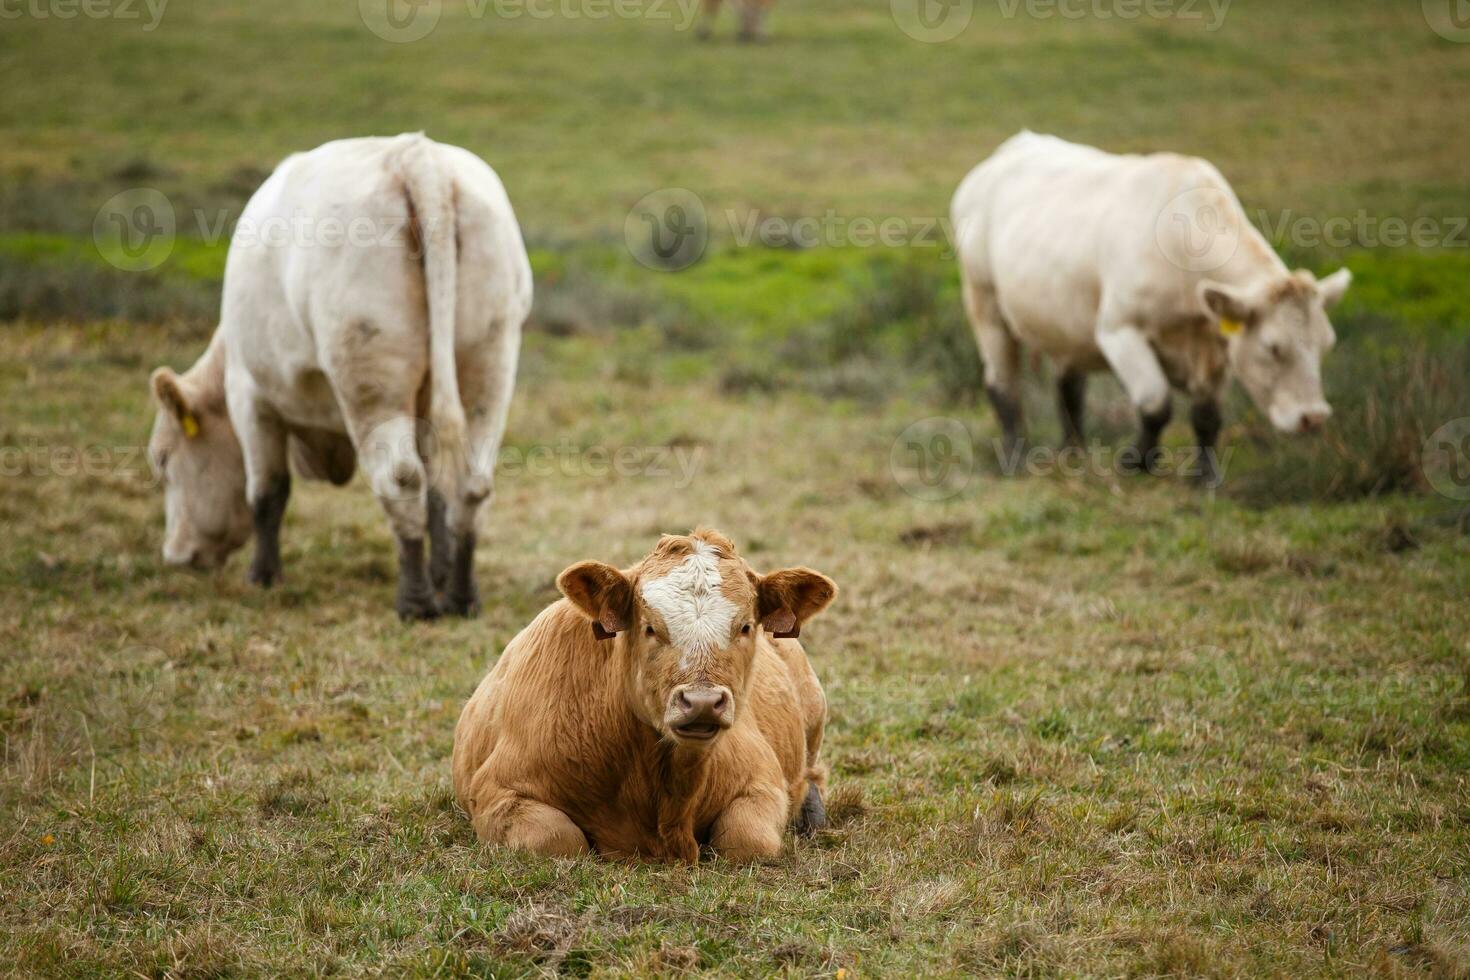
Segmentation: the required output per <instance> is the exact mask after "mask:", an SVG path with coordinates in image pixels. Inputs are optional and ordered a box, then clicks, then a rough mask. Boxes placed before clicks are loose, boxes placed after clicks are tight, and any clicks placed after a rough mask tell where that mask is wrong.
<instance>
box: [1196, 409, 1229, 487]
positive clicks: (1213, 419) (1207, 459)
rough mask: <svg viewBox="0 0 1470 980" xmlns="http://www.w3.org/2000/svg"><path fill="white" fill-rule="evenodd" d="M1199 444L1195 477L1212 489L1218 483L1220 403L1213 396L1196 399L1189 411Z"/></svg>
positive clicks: (1219, 477) (1219, 478)
mask: <svg viewBox="0 0 1470 980" xmlns="http://www.w3.org/2000/svg"><path fill="white" fill-rule="evenodd" d="M1189 421H1190V423H1191V424H1192V425H1193V426H1194V435H1195V440H1196V441H1197V442H1198V444H1199V472H1198V473H1197V474H1196V476H1195V479H1196V480H1197V481H1198V482H1199V484H1200V485H1201V486H1204V487H1208V488H1210V489H1212V490H1213V489H1214V488H1216V487H1218V486H1219V485H1220V480H1221V476H1222V474H1221V473H1220V457H1219V443H1220V403H1219V402H1218V401H1216V400H1215V399H1213V398H1209V399H1205V400H1203V401H1197V402H1195V403H1194V408H1193V409H1191V411H1190V413H1189Z"/></svg>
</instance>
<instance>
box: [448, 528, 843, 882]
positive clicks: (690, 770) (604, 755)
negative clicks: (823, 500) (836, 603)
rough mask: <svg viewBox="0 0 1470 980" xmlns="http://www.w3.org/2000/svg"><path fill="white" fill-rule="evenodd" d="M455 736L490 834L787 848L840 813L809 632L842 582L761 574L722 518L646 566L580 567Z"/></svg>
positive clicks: (688, 849)
mask: <svg viewBox="0 0 1470 980" xmlns="http://www.w3.org/2000/svg"><path fill="white" fill-rule="evenodd" d="M557 585H558V587H559V588H560V589H561V591H562V593H563V594H564V595H565V596H566V598H565V599H563V600H560V601H558V602H556V603H554V604H552V605H551V606H549V607H547V608H546V609H545V610H543V611H542V613H541V614H540V615H539V616H537V617H536V619H535V620H534V621H533V622H532V623H531V625H529V626H527V627H526V628H525V629H524V630H522V631H521V633H520V634H519V635H518V636H516V638H515V639H513V640H512V641H511V642H510V644H509V646H507V647H506V648H505V652H504V653H503V654H502V655H501V657H500V660H499V661H498V662H497V663H496V665H495V667H494V668H493V669H492V670H491V671H490V673H489V675H488V676H486V678H485V679H484V680H483V681H482V682H481V683H480V686H479V689H478V690H476V691H475V693H474V696H473V697H471V698H470V700H469V703H468V704H466V705H465V708H464V712H463V713H462V714H461V715H460V719H459V725H458V726H457V727H456V729H455V733H454V792H455V796H456V797H457V799H458V801H459V805H460V806H461V807H463V808H464V810H465V811H466V812H467V813H468V814H469V816H470V821H471V822H472V823H473V824H474V827H475V833H476V834H477V835H478V836H479V838H480V839H481V840H484V841H490V842H493V843H498V844H508V845H510V846H512V847H521V848H525V849H527V850H531V851H536V852H538V853H541V854H549V855H556V856H571V855H577V854H584V853H587V852H589V851H593V850H595V851H597V852H598V853H601V854H605V855H614V856H638V857H647V858H654V859H658V860H666V861H685V862H691V863H692V862H694V861H697V860H698V858H699V848H700V845H701V844H707V845H709V846H710V847H712V848H713V849H714V850H715V851H716V852H717V853H719V854H721V855H724V856H726V857H729V858H732V859H735V860H753V859H759V858H767V857H772V856H774V855H775V854H777V853H778V852H779V851H780V849H781V839H782V834H783V832H784V831H785V829H786V827H787V826H788V825H790V824H792V823H793V821H794V822H795V823H796V826H797V829H798V830H801V831H807V832H809V831H811V830H814V829H817V828H819V827H821V826H822V825H823V824H824V823H825V822H826V816H825V812H824V808H823V804H822V793H821V790H822V787H823V785H824V784H825V780H826V767H825V766H824V765H822V764H821V763H820V762H819V761H818V753H819V751H820V749H821V745H822V729H823V726H824V725H825V723H826V718H827V701H826V698H825V696H824V695H823V693H822V688H821V685H820V684H819V683H818V682H817V678H816V675H815V674H814V673H813V672H812V668H811V664H810V663H808V661H807V658H806V653H805V652H804V651H803V650H802V647H801V644H800V643H798V642H797V640H796V637H797V635H798V634H799V633H800V632H801V627H802V625H803V624H804V623H805V622H806V621H807V620H808V619H810V618H811V617H812V616H815V615H816V614H817V613H819V612H821V611H822V610H823V609H824V608H826V606H827V604H828V603H830V602H831V601H832V598H833V596H834V595H836V593H837V587H836V586H835V585H834V584H833V583H832V581H831V580H830V579H828V578H826V577H825V576H823V575H820V574H818V573H817V572H814V571H812V570H810V569H807V568H793V569H785V570H782V571H777V572H771V573H770V574H768V575H759V574H757V573H756V572H754V571H753V570H752V569H751V568H750V566H749V565H747V564H746V563H745V561H744V560H743V559H742V558H740V556H739V555H737V554H736V552H735V546H734V545H733V544H731V543H730V541H729V540H728V539H726V538H725V537H724V536H722V535H720V534H719V533H718V532H715V531H709V530H700V531H695V532H694V533H693V534H691V535H689V536H687V537H682V536H681V537H676V536H670V535H666V536H664V538H663V539H662V540H660V541H659V543H658V546H657V547H655V548H654V550H653V552H652V553H651V554H649V555H648V556H647V557H646V558H644V559H643V560H642V561H641V562H639V563H638V564H637V565H635V566H634V567H633V568H631V569H628V570H626V571H619V570H618V569H616V568H613V567H612V566H610V565H604V564H602V563H601V562H595V561H587V562H582V563H580V564H577V565H573V566H572V567H571V568H568V569H567V570H566V571H564V572H563V573H562V574H561V576H560V577H559V578H558V579H557Z"/></svg>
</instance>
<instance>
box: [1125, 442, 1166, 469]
mask: <svg viewBox="0 0 1470 980" xmlns="http://www.w3.org/2000/svg"><path fill="white" fill-rule="evenodd" d="M1162 457H1163V453H1161V452H1160V451H1159V450H1157V449H1148V450H1144V449H1140V448H1138V447H1137V446H1129V447H1128V448H1127V449H1125V450H1123V451H1122V452H1121V453H1119V454H1118V469H1119V470H1121V471H1122V472H1124V473H1133V474H1138V475H1157V474H1158V472H1159V461H1160V460H1161V459H1162Z"/></svg>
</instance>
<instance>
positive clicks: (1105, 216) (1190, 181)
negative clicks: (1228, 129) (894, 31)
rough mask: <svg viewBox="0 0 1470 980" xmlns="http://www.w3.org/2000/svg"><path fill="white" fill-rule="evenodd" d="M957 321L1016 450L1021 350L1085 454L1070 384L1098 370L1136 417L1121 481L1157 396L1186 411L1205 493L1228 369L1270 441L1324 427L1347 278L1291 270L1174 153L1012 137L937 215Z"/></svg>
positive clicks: (1159, 407) (1228, 198)
mask: <svg viewBox="0 0 1470 980" xmlns="http://www.w3.org/2000/svg"><path fill="white" fill-rule="evenodd" d="M951 220H952V221H953V224H954V228H955V232H956V243H957V249H958V252H959V262H960V275H961V280H962V285H963V292H964V302H965V309H966V312H967V313H968V314H969V317H970V322H971V325H972V326H973V327H974V330H975V337H976V339H977V341H978V342H979V345H980V354H981V357H982V359H983V360H984V362H985V385H986V391H987V393H988V394H989V396H990V400H991V403H992V405H993V406H994V408H995V411H996V415H997V416H998V417H999V419H1000V422H1001V425H1002V427H1003V428H1004V430H1005V441H1006V451H1007V452H1008V453H1011V452H1014V451H1015V447H1016V446H1017V445H1018V443H1019V440H1020V438H1021V411H1020V364H1021V357H1020V352H1021V346H1022V345H1023V344H1025V345H1028V346H1031V347H1033V348H1035V349H1037V350H1040V351H1041V352H1043V353H1045V354H1046V355H1047V356H1048V357H1049V358H1050V359H1051V360H1052V361H1053V362H1054V363H1055V364H1056V366H1057V368H1058V375H1059V378H1060V382H1059V393H1060V403H1061V410H1062V421H1063V428H1064V430H1065V431H1066V434H1067V439H1068V441H1069V442H1071V443H1074V444H1080V443H1081V442H1082V404H1083V394H1084V379H1085V377H1086V375H1087V374H1088V373H1089V372H1092V371H1096V370H1100V369H1103V368H1111V369H1112V370H1113V372H1114V373H1115V374H1116V375H1117V376H1118V379H1119V380H1120V381H1121V382H1122V384H1123V387H1124V389H1126V391H1127V392H1128V396H1129V398H1130V399H1131V400H1132V402H1133V404H1134V405H1135V406H1136V407H1137V409H1138V411H1139V413H1140V416H1141V419H1142V431H1141V435H1140V437H1139V441H1138V445H1137V447H1136V449H1135V450H1133V451H1132V452H1131V453H1130V455H1129V456H1128V457H1127V461H1128V463H1129V464H1130V465H1131V466H1132V467H1133V468H1148V469H1152V468H1153V467H1154V465H1155V462H1156V459H1157V447H1158V438H1159V433H1160V432H1161V431H1162V430H1163V428H1164V426H1165V425H1167V424H1168V421H1169V417H1170V414H1171V402H1170V390H1171V387H1172V388H1178V389H1180V390H1182V391H1184V392H1185V393H1186V394H1187V395H1188V396H1189V397H1190V398H1191V399H1192V400H1193V403H1194V410H1193V412H1192V421H1193V423H1194V428H1195V432H1196V435H1197V436H1198V438H1199V445H1200V456H1201V460H1202V469H1201V474H1200V475H1201V476H1202V478H1203V479H1205V480H1206V481H1207V482H1210V483H1214V482H1217V481H1218V478H1219V474H1218V467H1217V463H1216V461H1215V445H1216V441H1217V439H1218V435H1219V429H1220V410H1219V398H1220V396H1221V394H1222V393H1223V390H1224V387H1225V385H1226V383H1227V381H1228V376H1229V374H1230V373H1231V371H1233V373H1234V374H1235V376H1236V377H1238V378H1239V379H1240V381H1241V384H1242V385H1243V386H1244V387H1245V389H1246V391H1247V392H1248V393H1249V394H1250V395H1251V397H1252V398H1253V399H1254V400H1255V402H1256V404H1257V405H1258V406H1259V407H1260V408H1261V410H1262V411H1264V412H1265V413H1266V414H1267V415H1268V416H1269V417H1270V419H1271V422H1272V423H1273V424H1274V425H1275V426H1276V427H1277V428H1278V429H1280V430H1281V431H1283V432H1311V431H1315V430H1317V429H1319V428H1321V427H1322V425H1323V424H1324V423H1325V422H1326V421H1327V418H1328V417H1329V416H1330V415H1331V409H1330V408H1329V407H1328V405H1327V402H1326V401H1325V400H1324V398H1323V394H1322V377H1321V364H1322V356H1323V355H1324V354H1325V353H1326V352H1327V351H1328V350H1329V349H1330V348H1331V347H1332V345H1333V343H1334V342H1335V337H1334V334H1333V331H1332V325H1331V324H1330V323H1329V322H1328V319H1327V313H1326V311H1327V310H1328V309H1330V308H1331V307H1332V306H1333V305H1334V304H1335V303H1337V301H1338V300H1340V299H1341V298H1342V295H1343V293H1344V292H1346V290H1347V288H1348V286H1349V284H1350V283H1351V281H1352V275H1351V273H1349V272H1348V270H1346V269H1343V270H1341V271H1339V272H1337V273H1335V274H1333V275H1332V276H1330V277H1328V278H1327V279H1325V280H1322V281H1321V282H1318V281H1317V280H1316V279H1315V278H1314V277H1313V276H1312V275H1311V273H1308V272H1296V273H1293V272H1290V271H1289V270H1288V269H1287V268H1286V266H1285V265H1284V264H1283V263H1282V261H1281V259H1280V258H1279V257H1278V256H1277V255H1276V253H1275V252H1274V251H1272V249H1271V247H1270V245H1268V244H1267V243H1266V240H1265V239H1264V238H1263V237H1262V236H1261V235H1260V233H1259V232H1257V231H1256V230H1255V228H1254V227H1252V225H1251V224H1250V221H1249V220H1248V219H1247V218H1246V215H1245V211H1244V209H1243V208H1242V207H1241V205H1240V202H1239V200H1238V199H1237V198H1236V196H1235V193H1234V191H1233V190H1231V188H1230V185H1229V184H1228V183H1227V182H1226V180H1225V178H1224V177H1223V176H1221V174H1220V172H1219V171H1218V170H1217V169H1215V167H1214V166H1212V165H1211V164H1209V163H1208V162H1206V161H1204V160H1199V159H1195V158H1191V157H1183V156H1178V155H1174V154H1157V155H1153V156H1116V155H1113V154H1110V153H1104V152H1103V151H1101V150H1096V149H1093V148H1091V147H1087V146H1078V145H1076V144H1073V143H1068V142H1066V141H1064V140H1060V139H1057V138H1056V137H1052V136H1040V135H1037V134H1035V133H1029V132H1025V133H1021V134H1020V135H1018V136H1015V137H1013V138H1012V139H1010V140H1008V141H1007V142H1006V143H1005V144H1003V145H1002V146H1001V147H1000V149H998V150H997V151H996V152H995V154H994V155H993V156H991V157H990V158H989V159H988V160H986V161H985V162H984V163H981V164H980V165H979V166H978V167H976V168H975V169H974V170H972V171H971V172H970V174H969V176H967V177H966V178H965V179H964V181H963V182H962V183H961V184H960V186H959V190H958V191H956V193H955V197H954V202H953V204H952V205H951Z"/></svg>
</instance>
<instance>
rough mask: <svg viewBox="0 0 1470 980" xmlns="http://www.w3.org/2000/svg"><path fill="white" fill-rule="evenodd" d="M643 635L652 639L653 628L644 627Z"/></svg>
mask: <svg viewBox="0 0 1470 980" xmlns="http://www.w3.org/2000/svg"><path fill="white" fill-rule="evenodd" d="M643 635H644V636H647V637H652V636H653V627H652V626H645V627H643Z"/></svg>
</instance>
